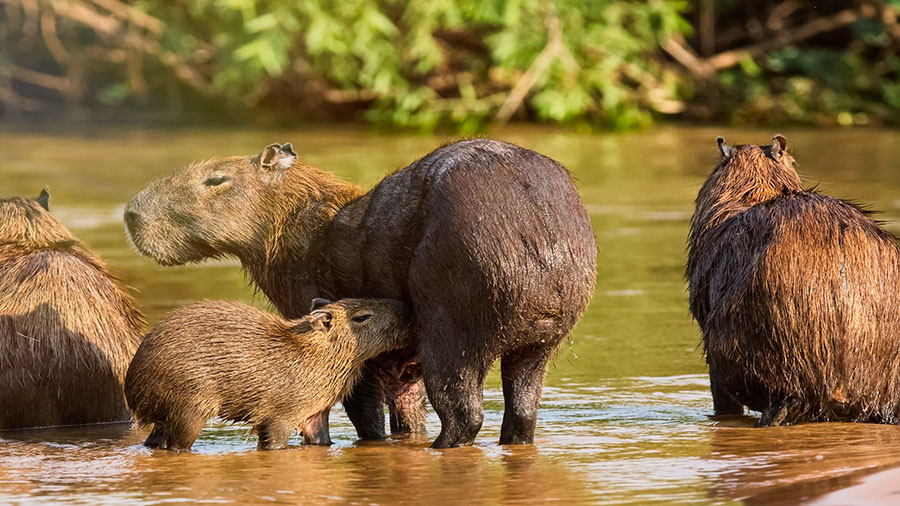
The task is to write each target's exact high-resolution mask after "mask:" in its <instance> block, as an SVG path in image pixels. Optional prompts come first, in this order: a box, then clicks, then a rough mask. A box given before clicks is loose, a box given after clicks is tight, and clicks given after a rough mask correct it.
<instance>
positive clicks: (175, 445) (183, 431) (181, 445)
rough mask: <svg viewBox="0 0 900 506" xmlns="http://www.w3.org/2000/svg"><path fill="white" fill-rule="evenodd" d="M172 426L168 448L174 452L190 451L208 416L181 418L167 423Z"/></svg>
mask: <svg viewBox="0 0 900 506" xmlns="http://www.w3.org/2000/svg"><path fill="white" fill-rule="evenodd" d="M167 425H168V426H169V427H170V428H171V432H170V439H169V441H170V444H169V448H167V449H168V450H171V451H174V452H189V451H191V446H192V445H193V444H194V441H196V440H197V436H199V435H200V431H201V430H203V426H204V425H206V418H204V417H196V418H180V419H177V420H174V421H172V422H170V423H168V424H167Z"/></svg>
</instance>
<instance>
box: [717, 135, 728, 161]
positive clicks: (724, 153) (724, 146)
mask: <svg viewBox="0 0 900 506" xmlns="http://www.w3.org/2000/svg"><path fill="white" fill-rule="evenodd" d="M716 143H718V144H719V152H720V153H722V158H723V159H724V158H728V157H729V156H731V146H729V145H728V144H725V138H724V137H716Z"/></svg>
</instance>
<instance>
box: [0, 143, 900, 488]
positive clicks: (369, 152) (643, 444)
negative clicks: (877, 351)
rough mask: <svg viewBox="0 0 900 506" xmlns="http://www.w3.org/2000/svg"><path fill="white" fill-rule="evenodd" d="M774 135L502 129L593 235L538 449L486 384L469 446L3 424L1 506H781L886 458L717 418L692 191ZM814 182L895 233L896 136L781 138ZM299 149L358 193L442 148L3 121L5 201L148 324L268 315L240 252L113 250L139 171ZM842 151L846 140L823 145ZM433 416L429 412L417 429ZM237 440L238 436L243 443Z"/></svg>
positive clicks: (832, 438) (886, 438)
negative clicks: (223, 306)
mask: <svg viewBox="0 0 900 506" xmlns="http://www.w3.org/2000/svg"><path fill="white" fill-rule="evenodd" d="M720 134H721V135H725V136H726V137H727V138H728V140H729V141H730V142H731V143H732V144H738V143H742V142H759V143H763V142H768V139H770V138H771V132H754V131H724V132H723V131H721V130H711V129H664V130H658V131H654V132H648V133H640V134H627V135H594V136H585V135H575V134H569V133H559V132H548V131H540V130H534V129H529V130H510V131H506V132H503V133H502V134H498V135H497V137H501V138H504V139H508V140H512V141H514V142H518V143H520V144H522V145H524V146H527V147H531V148H534V149H536V150H538V151H541V152H543V153H546V154H548V155H550V156H553V157H555V158H557V159H559V160H560V161H562V162H563V163H565V164H566V165H568V166H569V167H570V168H571V169H572V170H573V172H574V174H575V175H576V177H577V178H578V181H579V183H578V184H579V188H580V190H581V192H582V195H583V196H584V199H585V202H586V204H587V206H588V209H589V211H590V213H591V217H592V220H593V222H594V226H595V230H596V233H597V237H598V243H599V246H600V258H599V273H598V284H597V294H596V296H595V298H594V301H593V303H592V305H591V307H590V308H589V310H588V312H587V314H586V315H585V317H584V320H583V321H582V322H581V323H580V324H579V326H578V327H577V328H576V330H575V333H574V335H573V336H572V339H571V341H570V343H568V344H567V345H564V346H563V348H562V349H561V351H560V356H559V358H558V359H557V360H556V362H555V365H554V367H553V368H551V370H550V372H549V375H548V378H547V384H548V387H547V389H546V395H545V398H544V402H543V409H542V411H541V414H540V419H539V426H538V431H537V438H536V439H537V441H536V443H537V444H536V445H535V446H522V447H500V446H497V445H496V444H495V442H496V440H497V438H498V437H499V427H500V422H501V419H502V409H503V400H502V394H501V391H500V382H499V377H498V375H497V374H493V375H492V376H491V377H489V379H488V390H487V392H486V394H485V408H486V412H485V424H484V429H483V431H482V433H481V434H480V436H479V438H478V444H477V445H476V446H475V447H472V448H462V449H454V450H446V451H434V450H430V449H428V448H427V444H428V441H427V440H424V439H423V440H389V441H384V442H367V443H356V442H355V441H354V431H353V428H352V426H351V425H350V424H349V421H348V420H347V419H346V416H344V415H343V413H342V412H341V411H340V410H338V411H337V412H336V413H335V414H334V416H333V417H332V438H333V439H334V440H335V442H336V444H335V445H334V446H332V447H330V448H318V447H301V446H299V441H298V440H295V441H294V442H293V443H294V444H295V445H297V446H295V447H294V448H292V449H289V450H285V451H281V452H272V453H262V452H257V451H255V450H254V447H255V441H254V440H253V438H252V437H249V435H248V429H247V428H246V427H244V426H239V425H237V426H230V425H221V424H215V423H212V424H210V425H209V426H208V427H207V429H205V430H204V432H203V433H202V434H201V436H200V439H199V440H198V441H197V443H196V444H195V445H194V449H195V453H194V454H191V455H169V454H164V453H153V452H150V451H149V450H147V449H145V448H143V447H142V446H141V445H140V443H141V442H142V441H143V438H144V437H145V436H146V431H145V430H142V429H134V430H132V428H130V427H129V426H127V425H112V426H94V427H84V428H78V429H54V430H46V431H24V432H7V433H2V434H0V502H25V503H28V502H35V503H36V502H46V501H72V502H80V503H113V502H122V501H128V502H133V503H137V504H141V503H159V502H177V501H184V500H189V501H209V502H232V503H259V502H275V503H297V502H311V501H321V500H329V499H332V500H334V499H342V500H349V501H355V502H360V503H371V502H379V503H421V502H426V503H427V502H433V503H437V502H454V503H501V502H502V503H526V502H532V501H536V500H541V499H550V500H553V499H555V500H559V501H567V502H588V501H591V502H610V503H613V502H615V503H621V502H632V503H647V502H653V501H663V502H677V503H683V502H699V503H728V502H735V501H743V502H747V503H759V504H771V503H773V502H775V503H778V502H782V503H793V502H796V501H798V500H802V499H806V498H811V497H815V496H818V495H820V494H822V493H825V492H827V491H829V490H834V489H837V488H841V487H845V486H848V485H851V484H853V483H855V482H856V481H857V480H858V479H859V477H860V476H861V475H862V474H865V473H866V472H871V471H873V470H875V469H880V468H886V467H891V466H898V465H900V428H898V427H887V426H876V425H853V424H820V425H806V426H799V427H787V428H770V429H760V430H757V429H754V428H752V424H753V422H754V420H753V419H752V418H750V417H730V418H725V419H716V420H714V419H711V418H709V417H708V415H709V413H710V412H711V408H712V402H711V399H710V397H709V393H708V387H707V378H706V376H705V370H704V366H703V363H702V359H701V357H700V353H699V351H698V349H697V344H698V341H699V332H698V330H697V327H696V326H695V324H694V323H693V322H692V321H691V319H690V316H689V313H688V310H687V304H686V288H685V283H684V281H683V278H682V276H683V270H684V257H685V237H686V234H687V228H688V222H689V219H690V213H691V210H692V200H693V197H694V196H695V194H696V191H697V189H698V187H699V185H700V183H701V182H702V180H703V178H704V177H705V176H706V174H707V173H708V172H709V170H710V169H711V167H712V165H713V164H714V163H715V160H716V156H717V148H716V146H715V142H714V138H715V136H716V135H720ZM786 134H787V138H788V141H789V144H790V146H791V147H792V148H793V150H794V153H795V155H796V157H797V159H798V160H799V163H800V165H799V170H800V172H801V174H803V175H804V176H805V177H806V178H807V182H809V183H811V184H812V183H816V182H822V185H821V187H822V188H823V189H824V190H825V191H827V192H829V193H832V194H835V195H838V196H843V197H855V198H857V199H859V200H861V201H863V202H869V203H872V204H874V206H875V207H876V208H879V209H882V210H884V211H885V213H884V214H883V215H882V218H883V219H885V220H886V221H887V222H888V227H889V228H891V229H892V230H894V231H897V230H898V228H897V227H895V226H894V223H895V218H896V217H897V216H898V215H900V197H898V196H900V180H898V178H897V177H896V176H895V174H896V167H895V166H894V163H895V161H896V160H900V142H897V141H898V140H900V135H898V134H895V133H883V132H857V131H852V132H844V131H833V132H793V133H791V132H787V133H786ZM276 141H282V142H283V141H290V142H293V145H294V146H295V149H296V150H297V151H298V152H299V153H300V154H301V157H302V158H303V159H304V160H305V161H306V162H307V163H310V164H312V165H317V166H320V167H322V168H324V169H327V170H331V171H333V172H336V173H338V174H340V175H341V176H343V177H346V178H348V179H350V180H353V181H356V182H359V183H360V184H363V185H371V184H373V183H374V182H376V181H377V180H378V178H379V177H380V176H381V175H383V174H384V173H385V172H387V171H389V170H391V169H394V168H396V167H400V166H402V165H404V164H405V163H408V162H409V161H411V160H414V159H415V158H417V157H419V156H422V155H423V154H425V153H427V152H428V151H429V150H431V149H433V148H434V147H436V146H437V145H439V144H440V143H441V142H442V141H443V139H436V138H433V137H422V136H384V135H378V134H370V133H366V132H362V131H345V130H334V129H332V130H325V131H253V132H250V131H230V130H229V131H226V130H210V129H207V130H178V131H147V130H128V131H118V130H115V129H101V130H98V131H95V132H88V133H78V134H73V133H66V132H60V133H56V134H53V135H38V134H23V133H14V132H9V131H8V132H5V133H0V154H2V155H3V156H0V196H8V195H37V193H38V192H39V191H40V189H41V188H43V187H44V186H45V185H49V186H50V187H51V191H52V194H53V198H52V201H51V209H52V211H53V213H54V214H55V215H56V216H57V217H58V218H59V219H60V220H61V221H62V222H63V223H65V224H66V225H67V226H69V227H70V228H71V229H72V230H73V232H74V233H75V234H76V235H78V236H79V237H81V238H82V239H84V240H85V241H86V242H88V243H89V244H90V245H91V246H92V247H93V248H95V249H96V250H97V251H98V253H99V254H100V255H101V256H103V257H104V258H105V259H106V260H107V262H108V263H109V264H110V267H111V269H112V270H113V272H114V273H115V274H117V275H118V276H119V277H120V278H122V279H123V280H124V281H125V282H126V283H127V284H128V285H130V286H132V287H134V290H135V295H136V297H137V299H138V301H139V303H140V305H141V306H142V308H143V310H144V311H145V312H146V313H147V315H148V317H149V318H150V320H151V321H156V320H158V319H159V317H160V316H161V315H162V314H163V313H165V312H166V311H168V310H170V309H172V308H174V307H177V306H180V305H183V304H185V303H188V302H190V301H194V300H197V299H202V298H232V299H242V300H246V301H252V302H253V303H255V304H256V305H258V306H264V305H265V301H264V300H261V298H260V297H255V296H254V294H253V292H252V290H251V289H249V288H248V287H247V286H246V283H245V281H244V279H243V276H242V274H241V273H240V271H239V269H238V267H237V265H236V264H235V263H234V262H230V261H222V262H217V263H207V264H201V265H192V266H186V267H180V268H175V269H164V268H161V267H159V266H156V265H155V264H153V262H152V261H150V260H148V259H146V258H142V257H139V256H138V255H137V254H135V253H134V252H133V251H132V250H131V248H130V247H129V246H128V245H127V243H126V241H125V238H124V234H123V232H122V225H121V221H120V216H121V213H122V207H123V205H124V203H125V202H126V201H127V200H128V199H129V198H130V197H131V195H133V194H134V193H136V192H137V191H138V190H139V189H140V188H141V187H142V186H143V185H144V184H145V183H146V182H147V181H148V180H149V179H151V178H154V177H157V176H160V175H162V174H165V173H166V172H168V171H171V170H173V169H175V168H178V167H180V166H183V165H184V164H186V163H188V162H190V161H192V160H196V159H201V158H205V157H209V156H213V155H228V154H250V153H255V152H257V151H258V150H259V149H260V148H261V147H262V146H265V145H267V144H269V143H271V142H276ZM838 146H839V148H837V147H838ZM438 428H439V424H438V421H437V418H436V417H435V416H434V415H433V414H432V415H431V418H430V419H429V430H430V432H431V434H432V435H434V434H436V433H437V431H438ZM248 437H249V439H248Z"/></svg>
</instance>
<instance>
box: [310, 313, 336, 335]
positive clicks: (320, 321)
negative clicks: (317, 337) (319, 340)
mask: <svg viewBox="0 0 900 506" xmlns="http://www.w3.org/2000/svg"><path fill="white" fill-rule="evenodd" d="M309 323H310V324H311V325H312V327H313V328H314V329H317V330H319V331H321V332H328V331H329V330H331V311H316V312H314V313H312V315H311V319H310V322H309Z"/></svg>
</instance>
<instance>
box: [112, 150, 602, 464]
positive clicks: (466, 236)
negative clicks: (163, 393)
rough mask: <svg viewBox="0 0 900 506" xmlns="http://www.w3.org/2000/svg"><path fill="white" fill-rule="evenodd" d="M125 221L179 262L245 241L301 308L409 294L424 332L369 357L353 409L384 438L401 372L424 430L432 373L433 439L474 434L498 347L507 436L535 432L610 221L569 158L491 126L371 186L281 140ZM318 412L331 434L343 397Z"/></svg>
mask: <svg viewBox="0 0 900 506" xmlns="http://www.w3.org/2000/svg"><path fill="white" fill-rule="evenodd" d="M125 222H126V226H127V229H128V232H129V234H130V236H131V238H132V240H133V241H134V244H135V246H136V247H137V249H138V250H139V251H140V252H142V253H143V254H145V255H148V256H151V257H153V258H154V259H156V260H157V261H158V262H160V263H163V264H167V265H176V264H183V263H186V262H191V261H198V260H202V259H205V258H213V257H219V256H234V257H237V258H238V259H239V260H240V261H241V264H242V265H243V267H244V269H246V271H247V272H248V273H249V275H250V277H251V278H252V280H253V281H254V282H255V283H256V285H257V286H258V287H259V288H260V289H261V290H262V291H263V292H264V293H265V294H266V295H267V296H268V297H269V299H270V300H271V301H272V302H273V304H274V305H275V306H276V307H277V308H278V310H279V311H281V313H282V314H283V315H285V316H286V317H288V318H296V317H298V316H299V315H302V314H304V313H305V312H306V310H307V308H306V302H305V301H307V300H309V299H310V298H312V297H316V296H319V295H321V296H324V297H329V298H340V297H389V298H395V299H401V300H404V301H407V302H409V303H410V304H411V306H412V309H413V313H414V316H413V317H414V319H415V322H416V338H417V339H416V340H417V342H418V348H416V347H415V346H412V347H408V348H406V349H404V350H401V351H400V352H397V353H393V354H391V355H390V356H382V357H379V359H378V360H376V361H370V362H369V363H368V364H367V367H366V369H367V371H366V373H365V374H364V377H363V378H362V380H361V381H360V382H359V384H358V385H357V386H356V387H355V388H354V391H353V392H352V393H351V395H350V397H348V398H347V399H346V400H345V401H344V407H345V408H346V410H347V414H348V415H349V416H350V419H351V421H352V422H353V424H354V425H355V426H356V429H357V432H358V434H359V435H360V437H362V438H380V437H384V404H383V398H384V395H383V394H384V392H385V389H386V388H387V397H388V399H389V401H390V402H389V406H390V407H391V415H392V416H391V428H392V429H393V430H395V431H397V432H406V431H412V432H423V431H424V427H425V424H424V421H425V411H424V410H425V406H424V395H423V391H422V387H421V379H422V377H423V375H424V379H425V386H426V387H427V391H428V398H429V400H430V401H431V404H432V406H433V407H434V409H435V411H437V413H438V416H439V417H440V419H441V426H442V427H441V433H440V435H439V436H438V437H437V439H436V440H435V442H434V446H435V447H448V446H458V445H463V444H469V443H471V442H472V441H473V440H474V439H475V436H476V434H477V433H478V431H479V430H480V428H481V423H482V392H483V389H484V381H485V378H486V376H487V373H488V371H489V370H490V368H491V365H492V364H493V363H494V362H495V361H496V360H497V359H498V358H499V359H500V360H501V376H502V380H503V397H504V415H503V425H502V428H501V431H500V442H501V443H504V444H505V443H527V442H531V441H532V440H533V438H534V429H535V422H536V420H537V410H538V405H539V403H540V398H541V391H542V388H543V379H544V373H545V371H546V368H547V363H548V360H549V359H550V357H551V356H552V355H553V353H554V351H555V350H556V349H557V347H558V345H559V343H560V342H562V340H563V339H564V338H565V337H566V335H568V333H569V331H570V330H571V329H572V327H573V326H574V325H575V322H576V321H577V320H578V318H579V317H580V315H581V313H582V311H583V310H584V309H585V307H586V306H587V304H588V301H589V300H590V298H591V294H592V293H593V290H594V282H595V278H596V260H597V247H596V243H595V240H594V234H593V231H592V229H591V223H590V220H589V218H588V214H587V211H586V210H585V208H584V205H583V204H582V202H581V198H580V197H579V196H578V192H577V190H576V189H575V185H574V184H573V182H572V178H571V176H570V174H569V172H568V171H567V170H566V169H565V167H563V166H562V165H560V164H559V163H558V162H556V161H554V160H552V159H550V158H548V157H546V156H543V155H540V154H538V153H535V152H534V151H530V150H528V149H524V148H521V147H519V146H515V145H512V144H507V143H504V142H497V141H492V140H488V139H473V140H467V141H462V142H457V143H453V144H449V145H446V146H443V147H441V148H439V149H437V150H435V151H434V152H432V153H431V154H429V155H427V156H426V157H424V158H422V159H421V160H418V161H415V162H413V163H412V164H410V165H409V166H407V167H405V168H403V169H400V170H398V171H396V172H394V173H392V174H390V175H388V176H387V177H385V178H384V179H383V180H382V181H381V182H380V183H379V184H378V185H376V186H375V187H374V188H372V189H371V190H370V191H369V192H368V193H364V192H363V191H362V190H360V189H359V188H357V187H355V186H353V185H350V184H348V183H346V182H344V181H342V180H340V179H338V178H337V177H335V176H333V175H331V174H328V173H326V172H323V171H320V170H317V169H315V168H312V167H310V166H308V165H305V164H303V163H301V162H299V161H298V159H297V155H296V153H294V151H293V150H292V148H291V146H290V145H289V144H285V145H281V144H272V145H270V146H268V147H266V148H264V149H263V150H262V152H261V153H259V155H257V156H232V157H227V158H216V159H212V160H207V161H204V162H200V163H195V164H193V165H190V166H188V167H186V168H185V169H183V170H181V171H179V172H176V173H175V174H173V175H172V176H169V177H166V178H163V179H160V180H157V181H154V182H153V183H151V184H150V185H148V186H147V187H146V188H144V190H142V191H141V192H140V193H139V194H138V195H136V196H135V197H134V198H133V199H132V200H131V202H129V204H128V206H127V207H126V209H125ZM385 378H387V379H385ZM319 422H320V429H321V430H320V431H316V432H313V433H311V434H309V436H310V439H309V440H310V442H318V443H322V444H324V443H327V442H328V426H327V411H326V412H324V413H322V414H321V416H320V417H319ZM304 437H307V434H304Z"/></svg>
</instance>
